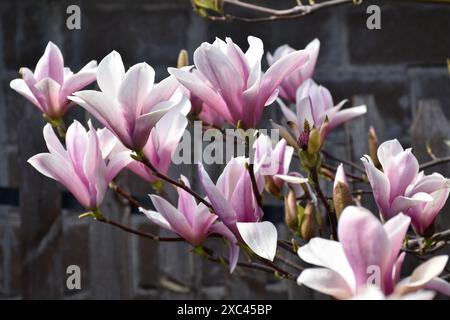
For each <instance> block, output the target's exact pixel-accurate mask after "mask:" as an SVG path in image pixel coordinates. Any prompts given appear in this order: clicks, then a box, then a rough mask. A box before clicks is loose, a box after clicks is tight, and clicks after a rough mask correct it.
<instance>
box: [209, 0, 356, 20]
mask: <svg viewBox="0 0 450 320" xmlns="http://www.w3.org/2000/svg"><path fill="white" fill-rule="evenodd" d="M354 2H355V1H354V0H329V1H324V2H320V3H314V4H309V5H302V4H298V5H296V6H294V7H292V8H289V9H281V10H278V9H272V8H268V7H264V6H260V5H256V4H252V3H247V2H243V1H239V0H223V3H224V4H229V5H234V6H237V7H241V8H244V9H247V10H248V11H250V12H252V11H253V12H258V13H262V14H265V16H262V17H257V18H249V17H240V16H234V15H230V14H222V15H219V16H212V15H208V16H207V18H208V19H210V20H213V21H243V22H263V21H274V20H286V19H295V18H300V17H303V16H305V15H307V14H311V13H313V12H315V11H317V10H320V9H324V8H328V7H333V6H338V5H343V4H349V3H354Z"/></svg>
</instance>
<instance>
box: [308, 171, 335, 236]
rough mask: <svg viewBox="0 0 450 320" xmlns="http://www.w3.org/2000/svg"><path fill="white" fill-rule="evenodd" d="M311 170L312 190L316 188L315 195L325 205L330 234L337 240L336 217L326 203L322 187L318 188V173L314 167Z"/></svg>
mask: <svg viewBox="0 0 450 320" xmlns="http://www.w3.org/2000/svg"><path fill="white" fill-rule="evenodd" d="M310 172H311V179H312V180H313V182H314V190H316V193H317V195H318V196H319V198H320V200H321V202H322V204H323V206H324V207H325V211H326V212H327V216H328V220H329V223H330V228H331V234H332V236H333V239H334V240H337V218H336V215H335V214H334V212H333V210H332V209H331V207H330V204H329V203H328V199H327V197H326V196H325V194H324V193H323V191H322V189H321V188H320V181H319V175H318V174H317V170H316V168H312V169H311V170H310Z"/></svg>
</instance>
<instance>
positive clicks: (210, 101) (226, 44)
mask: <svg viewBox="0 0 450 320" xmlns="http://www.w3.org/2000/svg"><path fill="white" fill-rule="evenodd" d="M248 42H249V45H250V47H249V49H248V50H247V52H246V53H245V54H244V53H243V52H242V50H241V49H240V48H239V47H238V46H237V45H236V44H234V43H233V41H232V40H231V39H230V38H227V39H226V40H225V41H222V40H220V39H216V41H214V42H213V43H212V44H209V43H206V42H205V43H203V44H202V45H201V46H200V47H199V48H198V49H197V50H195V52H194V63H195V67H196V68H197V69H198V70H199V73H200V74H201V76H199V75H198V73H192V72H189V71H187V70H182V69H176V68H169V73H170V74H172V75H174V76H175V77H176V78H177V79H178V81H179V82H180V83H181V84H182V85H183V86H185V87H186V88H187V89H188V90H189V91H191V93H192V94H194V95H196V96H197V97H198V98H199V99H201V100H202V101H203V102H204V103H206V104H207V105H208V106H209V107H211V108H213V109H215V110H216V111H217V112H218V113H219V114H221V115H222V116H223V118H224V119H226V121H228V122H229V123H231V124H233V125H235V126H236V125H237V123H238V122H239V121H240V123H241V125H242V127H243V128H246V129H249V128H254V127H255V126H256V124H257V123H258V122H259V120H260V119H261V116H262V112H263V109H264V106H266V105H269V104H271V103H272V102H273V101H274V100H275V98H276V96H277V94H278V90H277V87H278V85H279V84H280V83H281V81H282V80H283V79H284V78H285V77H286V76H288V75H289V74H290V73H291V72H292V71H294V70H295V69H297V68H299V67H301V66H303V65H304V64H306V63H307V61H308V58H309V55H308V53H307V52H305V51H295V52H293V53H291V54H289V55H287V56H285V57H283V58H282V59H280V60H278V61H277V62H276V63H274V64H273V65H272V66H271V67H270V68H269V69H268V70H267V72H266V73H265V74H263V73H262V72H261V58H262V55H263V53H264V48H263V43H262V41H261V40H260V39H258V38H256V37H249V38H248ZM205 79H206V80H207V81H205Z"/></svg>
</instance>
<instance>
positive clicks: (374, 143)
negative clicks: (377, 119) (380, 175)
mask: <svg viewBox="0 0 450 320" xmlns="http://www.w3.org/2000/svg"><path fill="white" fill-rule="evenodd" d="M368 142H369V155H370V158H372V161H373V164H374V166H375V167H376V168H378V169H380V168H381V164H380V161H379V160H378V154H377V150H378V137H377V134H376V132H375V129H374V128H373V127H370V128H369V132H368Z"/></svg>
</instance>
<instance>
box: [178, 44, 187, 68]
mask: <svg viewBox="0 0 450 320" xmlns="http://www.w3.org/2000/svg"><path fill="white" fill-rule="evenodd" d="M188 65H189V57H188V52H187V51H186V50H184V49H183V50H181V51H180V53H179V54H178V60H177V68H178V69H180V68H183V67H187V66H188Z"/></svg>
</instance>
